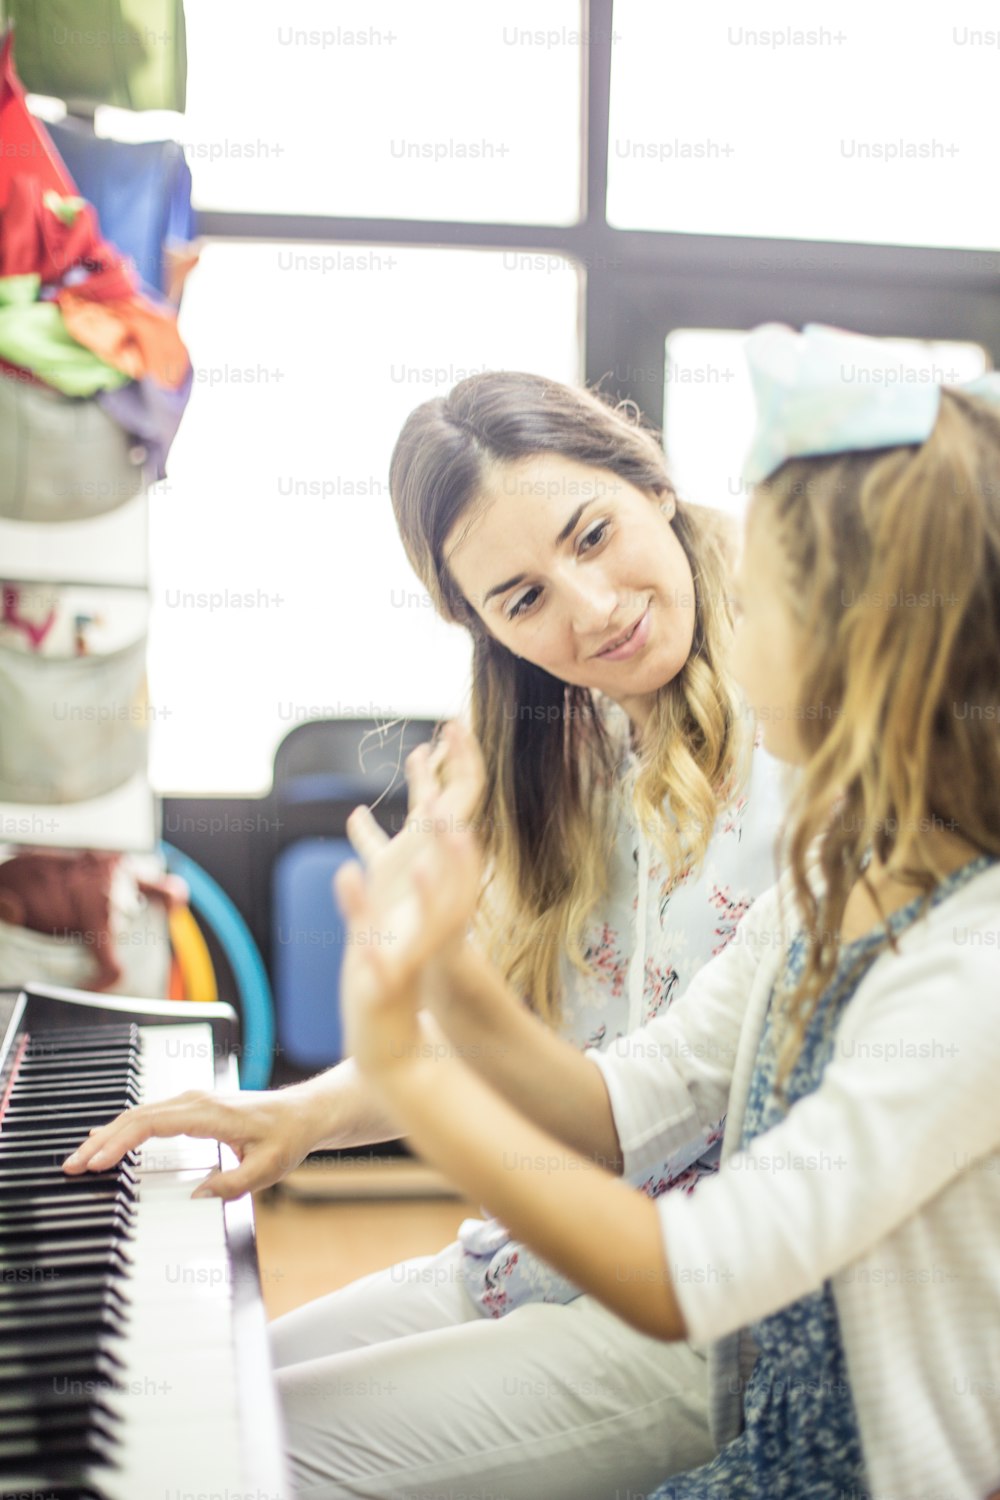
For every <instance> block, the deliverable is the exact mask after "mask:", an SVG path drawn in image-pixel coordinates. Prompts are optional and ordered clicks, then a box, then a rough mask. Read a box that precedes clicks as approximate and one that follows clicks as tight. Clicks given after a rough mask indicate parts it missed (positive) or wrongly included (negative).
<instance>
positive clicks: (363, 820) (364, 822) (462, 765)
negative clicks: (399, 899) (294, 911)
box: [347, 720, 486, 890]
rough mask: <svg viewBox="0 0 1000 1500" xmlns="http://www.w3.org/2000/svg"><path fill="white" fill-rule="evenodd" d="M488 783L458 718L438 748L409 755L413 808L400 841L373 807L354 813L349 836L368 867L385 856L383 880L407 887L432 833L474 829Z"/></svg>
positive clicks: (478, 753)
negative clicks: (384, 827)
mask: <svg viewBox="0 0 1000 1500" xmlns="http://www.w3.org/2000/svg"><path fill="white" fill-rule="evenodd" d="M485 779H486V772H485V769H484V766H483V757H482V752H481V751H480V749H479V744H478V742H477V740H476V738H475V736H474V735H473V734H472V733H470V731H469V730H468V729H466V728H465V726H464V725H462V724H460V723H459V722H458V721H457V720H452V721H451V722H450V723H448V724H445V726H444V728H443V730H442V732H441V736H440V738H439V739H438V741H437V743H436V744H435V745H434V746H433V747H432V746H431V745H418V746H417V748H416V749H415V750H413V751H411V752H410V754H409V755H408V756H407V757H406V782H407V789H408V794H409V796H408V802H409V806H408V810H407V816H406V822H405V824H404V825H403V828H402V829H401V831H400V832H399V833H398V834H397V835H396V837H395V838H394V839H391V840H390V838H389V835H388V834H387V833H385V832H384V831H383V830H382V829H381V828H380V827H379V825H378V824H377V823H376V821H375V819H374V818H373V817H372V814H371V812H370V810H369V809H368V808H367V807H356V808H355V809H354V811H353V812H352V813H351V816H350V817H349V818H348V820H347V836H348V838H349V839H350V841H351V843H352V844H353V845H354V849H355V852H356V853H357V855H358V857H359V859H360V860H361V861H362V863H363V864H364V865H365V867H366V868H368V869H370V868H372V866H373V862H374V860H375V858H376V856H379V867H378V868H379V879H380V881H382V882H383V883H385V882H388V881H390V880H397V881H399V882H400V883H401V884H400V889H403V888H404V887H405V886H406V884H407V882H408V878H409V870H410V869H411V867H412V864H413V861H414V860H415V859H416V858H417V856H418V854H419V853H420V850H421V849H422V848H424V847H425V845H426V842H427V839H428V837H429V836H430V835H433V834H434V833H435V832H437V833H440V832H442V831H456V832H458V831H462V830H464V829H467V828H469V827H470V825H471V820H472V818H473V816H474V814H475V812H476V809H477V808H478V806H479V802H480V799H481V797H482V791H483V785H484V782H485ZM384 889H385V886H384V884H383V890H384Z"/></svg>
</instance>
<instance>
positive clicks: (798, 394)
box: [743, 323, 1000, 484]
mask: <svg viewBox="0 0 1000 1500" xmlns="http://www.w3.org/2000/svg"><path fill="white" fill-rule="evenodd" d="M746 356H747V363H748V364H749V367H750V380H751V383H752V385H753V393H754V399H755V401H756V405H757V429H756V432H755V433H754V437H753V441H752V443H751V446H750V451H749V453H748V454H747V458H746V461H745V463H744V465H743V478H744V480H745V481H746V482H747V483H748V484H758V483H759V482H760V481H761V480H762V479H766V478H767V476H768V475H769V474H773V473H774V471H775V470H776V469H779V468H780V467H781V465H782V464H783V463H784V462H785V461H786V459H789V458H808V457H817V456H819V455H820V454H827V453H847V452H853V451H856V450H862V451H864V450H869V449H873V448H891V447H895V446H897V445H900V444H909V443H923V442H925V441H926V439H927V438H928V437H930V435H931V432H932V430H933V428H934V423H935V422H936V421H937V414H938V407H939V405H940V402H941V385H940V384H937V383H935V382H934V381H933V380H932V379H931V378H930V373H929V372H928V371H927V370H926V369H921V368H920V367H918V366H917V364H916V363H915V362H914V361H913V359H912V356H910V355H909V354H908V353H907V352H905V351H904V350H902V349H901V347H900V345H899V343H898V342H896V341H893V340H886V339H873V338H866V337H864V336H863V335H861V334H857V333H846V332H844V331H843V330H842V329H839V328H828V327H826V326H825V325H824V324H821V323H807V324H806V326H805V327H804V328H803V330H802V332H801V333H796V332H795V331H794V329H792V328H788V327H786V326H785V325H784V324H783V323H764V324H762V325H761V326H760V327H759V328H755V329H754V330H753V332H752V333H751V334H750V335H749V336H748V338H747V343H746ZM952 384H953V382H949V385H952ZM954 388H955V389H957V390H961V391H965V392H967V393H968V394H969V395H973V396H980V397H982V398H983V399H984V400H988V401H996V402H998V403H1000V373H996V372H991V373H990V374H988V375H982V376H980V377H979V379H978V380H974V381H971V382H969V383H968V384H966V385H963V386H955V387H954Z"/></svg>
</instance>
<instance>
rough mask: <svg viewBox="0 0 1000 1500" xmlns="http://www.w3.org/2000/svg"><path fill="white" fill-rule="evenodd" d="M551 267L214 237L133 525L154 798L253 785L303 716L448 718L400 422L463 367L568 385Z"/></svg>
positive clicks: (456, 700)
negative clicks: (155, 461) (147, 538)
mask: <svg viewBox="0 0 1000 1500" xmlns="http://www.w3.org/2000/svg"><path fill="white" fill-rule="evenodd" d="M578 301H579V285H578V275H577V271H576V269H575V268H574V267H573V265H572V264H571V263H570V262H569V261H567V260H566V259H565V258H564V257H555V256H550V255H546V256H528V255H521V254H519V253H516V252H513V251H498V252H472V251H439V250H421V249H412V248H410V249H406V248H398V247H392V248H387V247H385V246H380V247H371V246H363V245H331V244H318V243H311V244H303V243H299V244H288V243H271V244H254V243H237V244H222V243H216V244H211V245H209V246H208V248H207V249H206V251H205V253H204V256H203V258H202V261H201V263H200V264H199V266H198V269H197V274H196V275H194V276H192V277H191V279H190V281H189V283H188V288H187V289H186V291H185V297H184V305H183V308H182V312H181V330H182V333H183V334H184V337H185V339H186V341H187V343H188V346H189V348H190V351H191V357H192V361H193V363H194V367H195V384H194V390H193V394H192V397H191V401H190V404H189V406H188V410H187V412H186V413H185V417H184V421H183V424H182V426H181V430H180V433H179V434H178V438H177V441H176V444H175V446H174V449H173V452H172V454H171V459H170V475H169V478H168V480H167V481H166V482H165V483H164V484H163V485H161V486H159V487H158V488H157V490H156V491H154V494H153V500H152V508H151V515H150V527H151V556H152V569H153V580H152V581H153V593H154V599H153V617H152V624H151V634H150V649H149V666H150V685H151V696H152V700H153V703H154V705H155V707H156V710H157V711H156V714H155V718H154V723H153V737H152V744H151V756H150V775H151V779H152V782H153V785H154V787H155V788H156V789H157V790H158V791H160V792H161V793H164V794H167V793H170V794H176V793H198V792H206V791H213V790H218V789H222V788H224V789H225V790H226V791H227V792H241V793H259V792H262V791H264V790H266V788H267V787H268V786H269V785H270V775H271V759H272V756H273V753H274V749H275V746H276V745H277V743H278V741H279V739H280V738H281V737H282V735H283V734H284V733H286V732H287V730H288V729H290V728H291V727H292V724H293V723H294V722H296V721H297V720H301V719H305V718H314V717H328V716H334V715H337V714H341V715H344V716H348V717H353V716H356V715H357V716H361V717H368V716H373V717H379V716H382V715H385V716H386V717H389V716H394V715H396V714H397V713H400V712H402V713H409V714H419V715H436V714H439V713H447V712H454V711H455V710H457V709H458V708H459V707H460V706H461V704H462V701H463V698H464V696H465V692H466V683H467V676H468V665H469V648H468V637H467V635H466V633H465V632H464V631H462V630H460V629H459V628H458V627H456V626H447V625H445V624H444V623H442V622H441V621H440V620H439V619H438V618H437V616H436V614H435V613H434V610H433V609H432V608H431V606H430V600H429V599H428V598H427V597H426V596H425V595H424V594H423V592H422V590H421V588H420V586H419V584H418V583H417V581H416V579H415V577H414V575H413V572H412V570H411V568H410V565H409V563H408V562H407V560H406V557H405V554H404V552H403V549H402V546H401V544H400V541H399V538H398V535H397V532H396V526H395V522H394V519H393V515H392V507H391V504H390V501H389V491H388V468H389V458H390V455H391V452H392V446H393V443H394V441H395V438H396V435H397V433H398V432H399V429H400V427H401V426H402V424H403V422H404V420H405V418H406V416H407V415H408V414H409V412H410V411H411V410H412V409H413V408H414V407H415V406H417V405H419V404H420V403H421V402H423V401H426V400H429V399H430V398H431V397H432V396H436V395H442V394H445V393H446V392H447V391H448V390H449V389H450V388H451V386H453V385H454V384H455V383H456V381H458V380H460V379H461V378H462V377H463V376H464V375H466V374H470V373H472V372H473V371H475V370H483V369H494V368H499V369H503V368H506V369H526V370H535V371H543V372H544V373H546V374H549V375H551V376H553V377H554V378H556V379H562V380H569V381H572V380H577V379H579V378H580V373H581V372H580V358H579V349H578V336H577V313H578Z"/></svg>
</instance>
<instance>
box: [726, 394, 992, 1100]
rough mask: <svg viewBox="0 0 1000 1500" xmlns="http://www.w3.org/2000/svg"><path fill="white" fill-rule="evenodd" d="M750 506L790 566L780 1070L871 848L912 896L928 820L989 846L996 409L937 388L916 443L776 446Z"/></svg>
mask: <svg viewBox="0 0 1000 1500" xmlns="http://www.w3.org/2000/svg"><path fill="white" fill-rule="evenodd" d="M751 505H752V507H753V508H754V510H755V511H758V510H759V514H758V515H757V516H756V517H755V520H759V521H764V522H765V523H766V524H767V526H768V528H769V530H770V532H771V534H772V536H773V537H774V538H775V544H776V546H777V547H778V548H779V549H780V552H781V556H782V561H783V564H784V565H785V566H786V570H787V580H788V597H789V600H790V601H791V602H792V605H793V609H794V611H795V614H796V615H797V618H798V623H799V626H800V637H801V642H802V656H801V663H802V666H801V670H802V681H801V690H800V693H799V695H798V696H799V697H800V699H801V703H802V705H803V717H802V719H801V720H800V721H799V730H800V734H801V738H802V740H803V742H804V744H805V747H806V749H807V751H808V754H809V759H808V762H807V764H806V765H805V767H804V771H803V775H802V778H801V781H800V783H799V785H798V787H797V789H796V792H795V794H794V796H793V799H792V802H791V805H790V808H789V813H788V820H787V823H786V834H785V850H786V855H787V858H788V860H789V863H790V866H791V871H792V879H793V884H794V889H795V894H796V898H797V903H798V906H799V908H800V911H801V914H802V916H803V917H804V919H805V926H806V934H807V957H806V963H805V968H804V970H803V973H802V976H801V979H800V981H799V982H798V984H797V986H796V987H795V988H794V989H793V990H791V991H790V992H789V993H788V994H787V995H785V996H784V997H783V1009H782V1014H783V1018H784V1022H785V1025H784V1028H783V1040H782V1047H781V1052H780V1056H779V1068H778V1076H779V1080H785V1079H787V1076H788V1073H789V1071H790V1069H791V1067H792V1066H793V1064H794V1061H795V1058H796V1057H797V1056H798V1053H799V1050H800V1048H801V1045H802V1038H803V1035H804V1032H805V1028H806V1025H807V1024H808V1020H809V1017H810V1015H811V1014H812V1012H813V1010H814V1008H815V1005H816V1003H817V1001H818V1000H819V997H820V995H821V994H822V992H823V990H824V988H825V987H826V986H827V985H828V983H829V981H830V979H831V977H832V975H833V973H834V971H835V969H836V966H837V961H838V955H839V950H840V939H839V933H840V927H841V923H842V920H843V916H844V908H845V905H846V901H847V897H848V893H849V891H850V889H851V887H852V886H853V885H854V884H855V883H856V882H857V881H858V879H859V878H863V867H864V863H865V860H866V857H867V852H868V851H869V849H870V850H871V851H873V852H874V853H875V854H876V855H877V856H878V858H879V859H880V860H881V861H882V862H883V863H885V864H889V865H891V867H892V870H893V872H894V873H895V874H896V875H898V876H900V877H902V878H904V879H906V880H910V881H912V882H913V883H914V884H915V885H916V886H917V888H918V889H920V890H923V892H924V893H925V895H924V901H925V904H926V902H928V901H929V899H930V894H931V892H932V890H933V888H934V886H935V884H936V883H937V881H938V880H939V879H940V878H941V876H942V874H943V871H942V870H941V869H940V867H939V865H938V864H937V862H936V861H935V857H934V844H933V836H934V835H935V833H936V832H937V833H939V832H940V830H942V829H944V830H948V831H950V832H952V833H954V834H955V835H956V836H958V837H960V838H962V839H965V840H967V841H968V842H969V843H970V844H972V845H973V846H974V847H975V848H977V849H979V850H981V851H982V852H984V853H990V854H997V855H1000V413H998V411H997V410H996V408H994V407H991V406H989V405H988V404H987V403H986V402H984V401H981V400H978V399H976V398H974V397H970V396H967V395H963V394H961V393H959V392H957V391H953V390H944V391H943V392H942V396H941V406H940V411H939V414H938V418H937V422H936V424H935V427H934V430H933V432H932V433H931V435H930V437H929V438H928V439H927V441H926V442H924V443H923V444H921V445H919V446H903V447H896V448H890V449H880V450H878V451H877V452H874V453H861V452H852V453H844V454H837V455H833V456H830V457H822V458H808V459H795V460H790V461H788V462H786V463H785V464H783V465H782V467H781V468H780V469H778V470H777V472H776V473H775V474H774V475H772V476H771V477H770V478H769V479H767V480H766V481H764V482H763V483H762V484H760V485H759V486H757V488H756V490H755V492H754V496H753V499H752V501H751ZM814 860H818V869H819V873H820V880H819V882H818V886H819V891H818V892H817V890H816V889H814V885H813V883H812V882H811V880H810V878H809V875H808V869H809V866H810V865H811V864H812V863H813V861H814ZM873 895H874V892H873ZM890 941H891V940H890V939H889V938H888V937H887V938H886V940H885V942H884V944H883V947H887V946H889V945H890Z"/></svg>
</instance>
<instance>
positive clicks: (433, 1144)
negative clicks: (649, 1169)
mask: <svg viewBox="0 0 1000 1500" xmlns="http://www.w3.org/2000/svg"><path fill="white" fill-rule="evenodd" d="M411 1003H412V1001H411ZM581 1061H582V1059H581ZM583 1065H584V1067H586V1068H588V1069H589V1070H590V1072H591V1073H592V1074H593V1075H594V1079H595V1081H596V1082H597V1083H598V1086H601V1085H600V1075H599V1074H598V1072H597V1069H596V1068H594V1067H593V1066H592V1065H591V1064H589V1063H586V1062H584V1064H583ZM373 1082H374V1083H375V1084H376V1086H377V1087H378V1088H379V1089H380V1090H381V1091H382V1092H383V1094H384V1096H385V1099H386V1101H387V1103H388V1104H389V1106H390V1107H391V1109H392V1110H393V1113H395V1114H398V1115H399V1117H400V1119H401V1120H403V1121H405V1123H406V1125H407V1127H408V1130H409V1136H410V1140H411V1141H412V1142H413V1144H415V1146H416V1148H417V1150H418V1151H419V1152H420V1154H421V1156H423V1157H425V1158H426V1159H427V1160H428V1161H430V1162H432V1163H433V1164H434V1166H436V1167H438V1168H439V1169H440V1170H441V1171H442V1172H444V1173H445V1174H446V1175H447V1176H448V1177H449V1178H450V1179H451V1181H452V1182H454V1183H456V1184H457V1186H458V1187H460V1188H462V1189H463V1191H464V1192H465V1193H466V1194H467V1195H468V1196H469V1197H470V1198H473V1199H475V1200H481V1201H483V1202H486V1203H488V1204H489V1205H490V1212H491V1213H493V1214H495V1215H496V1216H497V1217H498V1218H499V1219H501V1220H502V1222H503V1223H504V1224H506V1225H507V1227H508V1229H510V1231H511V1234H512V1236H513V1238H514V1239H516V1240H521V1241H523V1242H524V1243H525V1244H526V1245H530V1246H531V1248H532V1249H533V1250H534V1251H536V1252H537V1253H538V1254H539V1255H541V1256H543V1257H544V1258H545V1260H547V1261H548V1262H549V1264H550V1265H552V1266H554V1267H555V1268H556V1269H557V1270H559V1271H561V1272H562V1273H563V1274H564V1275H565V1276H568V1277H569V1278H570V1280H571V1281H572V1282H573V1283H574V1284H575V1285H576V1286H578V1287H581V1288H582V1289H583V1290H584V1291H586V1292H591V1293H593V1295H594V1296H595V1297H597V1298H599V1300H600V1301H601V1302H603V1303H604V1305H605V1306H606V1307H608V1308H610V1309H611V1311H612V1312H615V1313H617V1314H618V1316H619V1317H620V1318H623V1319H624V1320H625V1322H627V1323H630V1324H631V1325H632V1327H633V1328H637V1329H639V1331H640V1332H642V1333H648V1334H652V1335H654V1336H655V1337H657V1338H661V1339H681V1338H684V1337H685V1333H686V1330H685V1327H684V1321H683V1318H682V1317H681V1313H680V1309H679V1306H678V1303H677V1299H676V1297H675V1295H674V1290H673V1284H672V1282H671V1279H670V1276H669V1273H668V1270H667V1264H666V1258H665V1255H664V1247H663V1239H662V1235H661V1231H660V1224H659V1218H658V1216H657V1211H656V1205H655V1203H654V1202H653V1200H652V1199H650V1198H647V1197H645V1196H644V1195H643V1194H641V1193H638V1192H636V1191H635V1189H633V1188H630V1187H628V1186H626V1184H625V1183H623V1182H620V1181H619V1180H618V1179H617V1178H615V1177H612V1176H611V1175H610V1174H609V1173H608V1172H606V1171H604V1170H603V1169H602V1168H601V1167H598V1166H596V1165H595V1164H594V1163H593V1162H590V1161H587V1160H586V1159H585V1158H584V1157H582V1156H578V1155H576V1154H575V1153H574V1152H573V1151H571V1150H569V1149H568V1148H567V1147H566V1146H564V1145H562V1144H561V1143H560V1142H559V1141H558V1140H556V1139H555V1137H554V1136H551V1135H548V1134H546V1133H545V1132H544V1131H542V1130H539V1129H538V1127H537V1126H535V1125H533V1124H531V1123H530V1122H529V1121H528V1120H526V1119H525V1118H524V1116H523V1115H521V1114H520V1113H519V1112H518V1111H517V1110H516V1109H515V1108H513V1106H512V1105H510V1104H509V1103H507V1101H506V1100H504V1099H502V1098H501V1097H500V1096H499V1095H498V1094H496V1093H495V1092H494V1091H493V1090H492V1089H491V1088H490V1087H489V1085H488V1084H486V1083H484V1082H483V1080H482V1079H481V1078H479V1077H477V1076H476V1074H475V1073H473V1072H472V1071H471V1069H469V1068H468V1067H466V1066H465V1064H464V1063H463V1062H462V1061H461V1059H460V1058H458V1057H455V1056H451V1057H446V1058H442V1059H440V1060H437V1059H436V1060H433V1061H425V1060H421V1061H418V1062H417V1063H415V1064H412V1065H407V1066H404V1067H399V1068H391V1069H389V1070H387V1071H386V1072H383V1073H377V1074H375V1075H373ZM605 1108H607V1100H606V1096H605Z"/></svg>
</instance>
